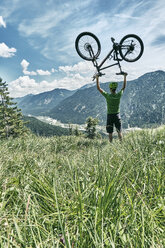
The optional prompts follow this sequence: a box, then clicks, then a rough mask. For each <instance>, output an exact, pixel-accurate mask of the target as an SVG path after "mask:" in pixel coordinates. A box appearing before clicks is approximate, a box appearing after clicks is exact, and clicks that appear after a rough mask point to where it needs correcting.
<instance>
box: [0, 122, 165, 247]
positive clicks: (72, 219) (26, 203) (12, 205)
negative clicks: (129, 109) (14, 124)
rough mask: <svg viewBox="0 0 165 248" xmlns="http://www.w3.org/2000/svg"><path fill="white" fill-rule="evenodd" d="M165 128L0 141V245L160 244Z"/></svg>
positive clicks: (163, 217)
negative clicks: (118, 136) (119, 136)
mask: <svg viewBox="0 0 165 248" xmlns="http://www.w3.org/2000/svg"><path fill="white" fill-rule="evenodd" d="M164 167H165V127H164V126H162V127H160V128H157V129H148V130H147V129H146V130H141V131H132V132H130V133H128V134H126V135H125V136H124V140H123V142H122V143H120V142H119V141H118V140H116V139H115V140H114V142H113V144H110V143H109V142H108V139H103V138H98V139H93V140H90V139H87V138H85V137H82V136H79V137H76V136H61V137H55V136H54V137H49V138H46V137H37V136H35V135H32V134H30V135H28V136H26V137H22V138H15V139H12V138H11V139H8V140H0V247H2V248H3V247H4V248H7V247H21V248H22V247H26V248H30V247H31V248H33V247H37V248H50V247H57V248H58V247H67V248H73V247H74V248H77V247H79V248H94V247H96V248H105V247H108V248H163V247H165V239H164V233H165V225H164V224H165V204H164V203H165V202H164V196H165V185H164V182H165V180H164V174H165V173H164Z"/></svg>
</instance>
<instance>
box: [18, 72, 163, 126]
mask: <svg viewBox="0 0 165 248" xmlns="http://www.w3.org/2000/svg"><path fill="white" fill-rule="evenodd" d="M108 85H109V83H101V84H100V86H101V88H102V89H103V90H105V91H109V89H108ZM89 86H90V87H89ZM121 87H122V82H119V89H120V88H121ZM15 101H16V102H17V104H18V107H19V108H21V110H22V113H23V114H24V115H29V114H30V115H35V116H37V115H38V116H39V115H45V116H49V117H51V118H54V119H56V120H59V121H61V122H63V123H77V124H84V123H85V121H86V119H87V117H89V116H92V117H93V118H98V119H99V122H100V124H105V122H106V101H105V99H104V97H103V96H102V95H101V94H100V93H99V92H98V90H97V89H96V85H93V84H91V85H87V86H85V87H82V88H80V89H78V90H75V91H69V90H66V89H55V90H53V91H48V92H44V93H41V94H38V95H27V96H25V97H22V98H15ZM120 114H121V118H122V123H123V127H125V128H127V127H128V126H131V127H133V126H139V127H143V126H147V125H153V124H161V123H164V122H165V72H164V71H160V70H159V71H154V72H149V73H146V74H144V75H143V76H141V77H139V78H137V79H135V80H132V81H128V82H127V87H126V89H125V92H124V94H123V96H122V98H121V105H120Z"/></svg>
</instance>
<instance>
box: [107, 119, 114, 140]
mask: <svg viewBox="0 0 165 248" xmlns="http://www.w3.org/2000/svg"><path fill="white" fill-rule="evenodd" d="M106 130H107V133H108V134H109V141H110V142H112V138H113V137H112V134H113V115H111V114H108V115H107V126H106Z"/></svg>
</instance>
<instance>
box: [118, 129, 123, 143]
mask: <svg viewBox="0 0 165 248" xmlns="http://www.w3.org/2000/svg"><path fill="white" fill-rule="evenodd" d="M118 137H119V139H120V141H122V140H123V135H122V132H121V131H118Z"/></svg>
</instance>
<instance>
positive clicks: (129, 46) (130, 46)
mask: <svg viewBox="0 0 165 248" xmlns="http://www.w3.org/2000/svg"><path fill="white" fill-rule="evenodd" d="M143 51H144V45H143V41H142V40H141V39H140V37H139V36H137V35H135V34H128V35H126V36H124V37H123V38H122V39H121V41H120V44H119V52H120V56H121V57H122V59H124V60H125V61H127V62H135V61H137V60H138V59H140V57H141V56H142V54H143Z"/></svg>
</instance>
